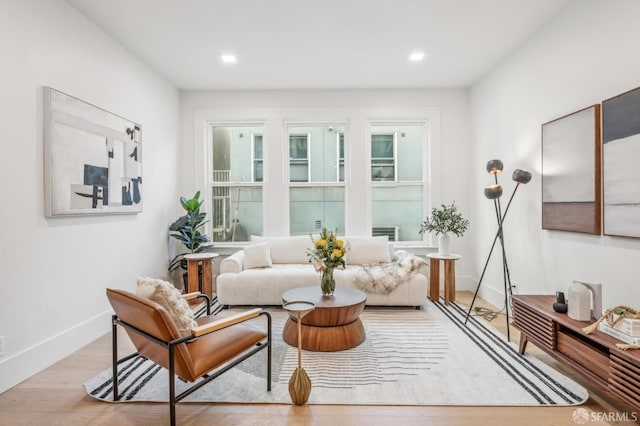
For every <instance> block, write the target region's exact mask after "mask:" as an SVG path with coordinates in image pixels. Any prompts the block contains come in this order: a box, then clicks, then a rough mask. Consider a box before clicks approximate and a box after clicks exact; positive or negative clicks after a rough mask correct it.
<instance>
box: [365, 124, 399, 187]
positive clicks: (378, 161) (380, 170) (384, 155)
mask: <svg viewBox="0 0 640 426" xmlns="http://www.w3.org/2000/svg"><path fill="white" fill-rule="evenodd" d="M396 135H397V133H396V132H394V133H392V134H388V135H371V180H374V181H390V180H396Z"/></svg>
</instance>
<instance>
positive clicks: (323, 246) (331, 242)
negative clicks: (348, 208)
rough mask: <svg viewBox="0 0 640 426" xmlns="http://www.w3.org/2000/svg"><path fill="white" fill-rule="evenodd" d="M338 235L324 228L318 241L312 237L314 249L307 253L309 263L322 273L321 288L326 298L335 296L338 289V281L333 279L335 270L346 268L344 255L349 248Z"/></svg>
mask: <svg viewBox="0 0 640 426" xmlns="http://www.w3.org/2000/svg"><path fill="white" fill-rule="evenodd" d="M336 233H337V231H336ZM336 233H334V232H332V231H327V228H322V232H320V237H319V238H318V239H317V240H314V239H313V237H311V240H312V241H313V245H314V248H312V249H310V250H308V251H307V256H309V262H310V263H312V264H313V266H314V267H315V269H316V271H318V272H320V273H321V279H320V288H321V289H322V294H323V295H324V296H331V295H333V292H334V291H335V289H336V281H335V279H334V278H333V270H334V268H344V267H345V266H346V262H345V260H344V255H345V254H347V247H346V244H345V242H344V241H342V240H340V239H338V238H337V237H336Z"/></svg>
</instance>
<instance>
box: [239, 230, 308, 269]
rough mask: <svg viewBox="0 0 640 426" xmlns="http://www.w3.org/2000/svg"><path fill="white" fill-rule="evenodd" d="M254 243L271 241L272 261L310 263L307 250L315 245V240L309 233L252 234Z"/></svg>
mask: <svg viewBox="0 0 640 426" xmlns="http://www.w3.org/2000/svg"><path fill="white" fill-rule="evenodd" d="M251 241H252V242H254V243H269V244H270V245H271V261H272V263H308V262H309V257H308V256H307V250H308V249H311V248H312V247H313V241H311V237H309V236H308V235H298V236H293V237H260V236H257V235H252V236H251Z"/></svg>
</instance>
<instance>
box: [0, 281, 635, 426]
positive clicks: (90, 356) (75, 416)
mask: <svg viewBox="0 0 640 426" xmlns="http://www.w3.org/2000/svg"><path fill="white" fill-rule="evenodd" d="M471 296H472V295H471V294H470V293H468V292H460V293H458V294H457V295H456V297H457V300H458V301H459V302H461V303H469V302H470V301H471ZM475 306H487V307H491V306H490V305H488V304H486V303H485V302H483V301H481V300H480V301H477V302H476V304H475ZM492 324H493V325H494V326H495V327H496V328H498V329H500V330H501V331H502V332H505V333H506V321H505V317H504V316H502V315H500V316H498V317H497V318H496V319H494V320H493V321H492ZM511 330H512V331H511V338H512V340H515V341H517V339H518V337H519V335H518V333H517V331H516V330H514V329H513V328H512V329H511ZM123 336H124V335H123ZM120 340H121V341H123V342H124V343H123V345H122V348H121V350H120V352H119V353H120V354H125V353H127V348H130V343H128V342H126V341H125V339H120ZM527 352H528V353H535V354H537V356H539V357H540V358H542V359H544V360H545V361H547V362H548V363H549V364H551V365H553V366H554V367H555V368H557V369H559V370H561V371H563V372H564V373H565V374H567V375H569V376H571V377H573V378H574V379H575V380H576V381H578V382H580V383H581V384H582V385H583V386H585V387H586V388H587V389H588V390H589V393H590V395H591V398H590V399H589V401H588V402H587V403H586V404H584V405H582V406H581V407H583V408H586V409H587V410H588V411H589V412H590V413H594V414H593V416H596V418H599V419H603V418H606V419H613V418H615V417H614V416H616V415H618V416H623V415H624V412H623V411H618V410H617V409H616V408H615V407H614V405H617V403H616V402H615V401H613V400H611V399H606V398H605V396H604V395H603V393H601V392H600V391H598V390H597V389H595V388H593V387H591V386H589V385H588V383H586V381H584V380H582V379H581V378H580V377H579V376H576V375H574V374H572V373H571V371H569V370H566V369H565V368H564V367H562V366H561V365H559V364H557V363H556V362H555V361H553V360H552V359H551V358H550V357H548V356H546V355H545V354H543V353H542V352H541V351H539V350H538V349H537V348H535V346H533V345H532V344H529V346H528V348H527ZM110 363H111V338H110V335H109V334H107V335H105V336H102V337H100V338H99V339H97V340H96V341H94V342H93V343H91V344H89V345H87V346H86V347H84V348H82V349H81V350H79V351H77V352H76V353H74V354H72V355H70V356H68V357H67V358H65V359H63V360H61V361H60V362H58V363H56V364H55V365H53V366H52V367H50V368H48V369H46V370H44V371H42V372H41V373H39V374H37V375H35V376H33V377H31V378H30V379H28V380H26V381H24V382H23V383H21V384H19V385H17V386H16V387H14V388H12V389H10V390H8V391H6V392H5V393H3V394H2V395H0V425H65V426H74V425H92V426H98V425H162V424H168V416H169V409H168V405H167V404H159V403H123V404H109V403H104V402H99V401H96V400H94V399H93V398H91V397H89V396H87V394H86V393H85V391H84V389H83V387H82V383H84V382H85V381H86V380H88V379H90V378H92V377H94V376H95V375H96V374H97V373H99V372H100V371H102V370H104V369H106V368H108V366H109V365H110ZM479 391H482V392H491V389H482V390H479ZM612 404H613V405H612ZM574 410H575V407H536V408H531V407H464V406H456V407H450V406H432V407H419V406H411V407H401V406H347V405H331V406H327V405H308V406H303V407H296V406H292V405H275V404H196V403H182V404H181V403H178V406H177V419H178V424H180V425H216V426H227V425H260V426H267V425H332V426H333V425H366V426H376V425H385V426H389V425H392V426H404V425H427V424H428V425H517V426H528V425H532V426H533V425H535V426H539V425H575V424H576V423H575V422H574V421H573V419H572V414H573V412H574ZM616 413H617V414H616ZM638 414H639V415H640V413H638ZM627 415H629V413H627ZM605 416H608V417H605ZM617 418H618V419H620V418H621V417H617ZM598 424H599V425H606V424H621V423H616V421H609V422H606V421H589V422H588V425H589V426H590V425H598Z"/></svg>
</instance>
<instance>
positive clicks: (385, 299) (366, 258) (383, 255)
mask: <svg viewBox="0 0 640 426" xmlns="http://www.w3.org/2000/svg"><path fill="white" fill-rule="evenodd" d="M341 238H342V239H343V240H345V241H347V242H348V244H349V245H350V247H351V248H350V250H349V252H348V253H347V257H346V261H347V267H346V268H345V269H344V270H343V269H339V268H337V269H335V270H334V277H335V280H336V286H342V287H351V288H359V286H358V285H357V283H356V278H355V275H356V273H358V274H360V275H359V277H361V272H362V265H371V264H381V263H388V262H390V261H391V259H392V258H393V253H392V251H393V246H392V244H391V243H389V241H388V239H387V237H386V236H385V237H341ZM251 241H252V244H251V245H249V246H247V247H245V248H244V249H243V250H240V251H237V252H235V253H234V254H232V255H231V256H229V257H227V258H226V259H224V260H223V261H222V262H221V263H220V275H218V277H217V278H216V289H217V290H216V292H217V295H218V301H219V303H220V304H222V305H229V306H233V305H260V306H266V305H280V304H281V303H282V299H281V295H282V294H283V293H284V292H285V291H287V290H290V289H292V288H296V287H304V286H314V285H317V286H320V273H319V272H316V271H315V269H314V267H313V265H312V264H310V263H309V261H308V256H307V254H306V253H307V250H308V249H310V248H311V247H312V246H313V242H312V240H311V238H310V237H309V236H294V237H256V236H252V237H251ZM427 269H428V268H426V267H421V268H420V270H419V272H418V273H413V274H411V275H410V278H409V279H403V280H398V282H399V284H398V285H397V287H396V288H395V289H393V291H391V292H390V293H388V294H375V293H367V305H385V306H414V307H420V306H422V305H423V304H424V303H425V301H426V297H427V288H428V280H427V275H426V271H427ZM360 281H361V279H360Z"/></svg>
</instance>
